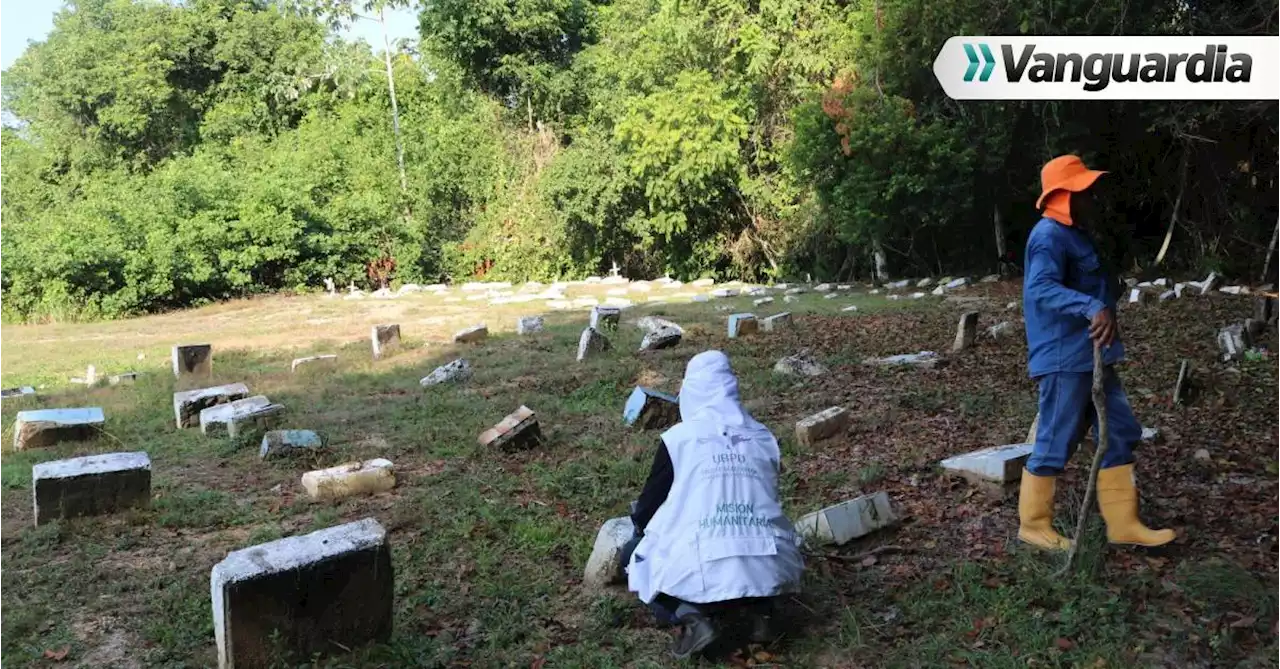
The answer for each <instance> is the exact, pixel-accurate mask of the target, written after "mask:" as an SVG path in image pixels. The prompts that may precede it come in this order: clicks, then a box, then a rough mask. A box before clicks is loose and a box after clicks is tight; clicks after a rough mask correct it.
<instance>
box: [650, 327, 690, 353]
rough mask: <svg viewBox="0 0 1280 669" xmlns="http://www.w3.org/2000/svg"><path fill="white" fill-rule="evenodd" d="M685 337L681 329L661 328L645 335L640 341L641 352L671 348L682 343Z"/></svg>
mask: <svg viewBox="0 0 1280 669" xmlns="http://www.w3.org/2000/svg"><path fill="white" fill-rule="evenodd" d="M683 336H684V335H683V334H681V331H680V329H679V328H661V329H658V330H654V331H653V332H649V333H647V334H645V336H644V338H643V339H641V340H640V350H641V351H657V350H660V349H664V348H671V347H672V346H675V345H676V344H679V343H680V339H681V338H682V337H683Z"/></svg>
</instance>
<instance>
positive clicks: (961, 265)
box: [0, 0, 1278, 320]
mask: <svg viewBox="0 0 1280 669" xmlns="http://www.w3.org/2000/svg"><path fill="white" fill-rule="evenodd" d="M379 4H382V3H379V2H371V3H368V4H359V3H358V6H356V7H350V6H345V7H344V6H342V5H343V3H341V2H336V3H335V2H334V1H333V0H327V1H320V2H310V3H305V2H293V3H288V4H286V5H276V4H274V3H264V2H255V1H252V0H191V1H190V2H186V3H183V4H181V5H173V4H169V3H165V2H160V1H158V0H73V1H72V2H69V3H68V4H67V6H66V8H65V9H64V11H62V12H61V13H60V14H59V15H58V17H57V19H56V21H55V26H54V30H53V32H52V33H51V34H50V35H49V36H48V39H46V40H45V41H44V42H42V43H39V44H35V45H33V46H32V47H31V48H29V49H28V50H27V52H26V53H25V54H24V55H23V56H22V57H21V58H20V59H19V60H18V61H17V62H16V63H15V64H14V65H13V66H12V67H11V68H10V69H9V70H7V71H5V72H4V91H3V96H4V109H5V111H6V112H7V114H6V118H7V127H5V129H4V131H3V141H2V146H3V160H2V161H0V166H2V169H3V182H4V190H3V250H2V252H3V256H4V260H5V262H4V267H3V273H2V275H0V280H2V288H3V291H4V301H3V310H4V316H5V318H6V320H26V319H39V318H98V317H115V316H120V315H126V314H133V313H139V312H149V311H158V310H165V309H170V308H175V307H181V306H187V305H192V304H198V303H202V302H207V301H211V300H218V299H223V298H227V297H232V296H238V295H245V294H249V293H256V292H268V291H275V290H282V289H285V290H287V289H294V288H298V287H303V286H317V285H319V284H320V282H321V280H322V279H323V278H324V277H328V276H332V277H334V278H335V279H336V280H337V281H338V282H339V283H340V284H342V285H345V284H346V283H348V282H355V283H357V284H360V285H363V286H365V287H377V284H378V283H381V281H382V280H383V279H386V280H389V281H392V282H409V281H414V282H433V281H436V280H440V279H445V278H448V279H453V280H466V279H469V278H472V277H489V278H496V279H509V280H516V281H519V280H526V279H550V278H574V277H581V276H586V275H589V274H595V273H599V272H601V271H603V270H604V269H607V268H608V267H609V266H611V265H612V263H615V262H616V263H617V264H618V265H620V266H621V267H622V268H623V269H624V271H625V272H626V273H627V274H629V275H631V276H637V277H639V276H654V275H660V274H663V273H671V274H673V275H676V276H680V277H686V278H688V277H693V276H695V275H697V276H701V275H713V276H717V277H723V278H741V279H746V280H762V279H770V278H779V277H786V276H803V275H804V274H812V275H813V276H814V277H815V278H823V279H835V278H839V279H845V278H850V277H863V278H865V277H870V276H871V275H872V272H873V269H874V268H875V262H874V260H873V259H874V258H875V256H876V254H877V252H878V253H879V255H880V256H881V258H882V261H883V263H882V264H883V267H882V268H881V270H882V271H881V273H880V274H879V276H880V277H885V276H890V275H911V274H921V273H926V272H928V273H942V272H968V271H975V272H988V271H993V270H994V269H995V267H996V258H997V255H998V252H999V249H1000V246H1001V244H1005V245H1007V248H1008V249H1009V250H1011V251H1012V252H1013V253H1014V254H1015V255H1018V254H1020V242H1021V241H1022V239H1023V237H1024V236H1025V233H1026V230H1027V229H1029V227H1030V226H1031V225H1032V224H1033V223H1034V221H1035V219H1036V216H1035V212H1034V210H1033V208H1032V204H1033V202H1034V199H1035V195H1036V194H1037V190H1038V185H1039V184H1038V168H1039V166H1040V165H1041V164H1042V163H1043V161H1045V160H1046V159H1048V158H1050V157H1052V156H1054V155H1057V154H1060V153H1064V152H1075V153H1079V154H1080V155H1082V156H1083V157H1084V158H1085V159H1086V161H1088V162H1090V163H1093V164H1096V165H1098V166H1101V167H1104V168H1106V169H1109V170H1111V171H1112V172H1113V176H1112V177H1110V178H1109V179H1110V182H1111V183H1110V184H1109V188H1110V189H1111V190H1112V192H1113V197H1112V198H1111V199H1110V201H1111V203H1112V205H1113V207H1114V210H1113V222H1112V224H1111V225H1110V226H1109V229H1108V230H1107V232H1108V233H1109V235H1108V236H1109V237H1110V240H1109V243H1111V244H1112V245H1113V250H1114V251H1115V255H1116V257H1117V258H1122V259H1123V260H1122V261H1123V262H1124V263H1125V264H1126V269H1127V268H1128V267H1129V266H1131V265H1133V264H1143V265H1149V264H1151V263H1152V262H1153V261H1154V259H1155V256H1156V253H1157V250H1158V248H1159V246H1160V245H1161V242H1162V241H1163V240H1164V237H1165V232H1166V230H1167V229H1168V228H1169V227H1170V225H1171V221H1175V223H1173V241H1172V244H1171V246H1170V249H1171V250H1170V252H1169V254H1168V256H1167V257H1166V258H1165V259H1164V263H1165V264H1166V265H1176V266H1181V267H1184V268H1186V269H1188V270H1190V269H1192V268H1194V269H1195V270H1196V271H1201V270H1202V269H1205V268H1212V269H1218V270H1220V271H1227V272H1229V273H1238V274H1246V273H1247V274H1248V275H1250V276H1252V275H1253V274H1256V273H1257V272H1258V271H1260V270H1261V269H1262V265H1263V262H1264V261H1263V258H1264V256H1265V255H1266V251H1267V247H1268V241H1269V240H1271V239H1272V233H1273V231H1274V230H1275V228H1276V218H1277V211H1276V202H1277V184H1276V178H1277V162H1276V155H1277V137H1276V126H1277V121H1278V116H1277V105H1276V103H1275V102H1259V103H1239V102H1236V103H1180V102H1174V103H1136V102H1090V103H1079V102H1077V103H1067V102H990V103H973V102H968V103H957V102H955V101H952V100H950V99H948V98H946V97H945V95H943V93H942V91H941V89H940V88H939V87H938V85H937V83H936V82H935V80H934V78H933V75H932V72H931V64H932V61H933V58H934V57H935V55H936V54H937V52H938V50H939V48H940V47H941V45H942V43H943V42H944V41H945V40H946V39H947V38H948V37H950V36H951V35H955V34H994V35H998V34H1022V33H1025V34H1043V35H1049V34H1173V35H1178V34H1216V35H1233V34H1275V33H1276V31H1277V12H1276V8H1275V4H1274V3H1271V2H1263V1H1261V0H1257V1H1255V2H1234V3H1185V2H1181V1H1179V0H1100V1H1095V0H1088V1H1085V0H1067V1H1065V2H1063V1H1061V0H1057V1H1053V2H1050V1H1048V0H1035V1H1032V2H1026V3H1016V4H1009V3H1007V2H1003V1H997V0H945V1H942V2H937V1H930V2H925V1H924V0H850V1H848V2H845V1H836V0H615V1H613V2H604V1H597V0H520V1H518V2H517V1H516V0H428V1H427V2H425V3H422V4H421V6H419V7H418V9H419V12H420V13H419V15H420V35H421V39H420V40H418V41H417V42H416V43H405V42H402V43H398V44H395V45H393V47H392V52H391V54H390V56H391V57H390V58H387V59H385V60H384V58H383V55H382V54H375V52H374V51H373V50H372V49H371V48H370V47H369V46H368V45H366V44H364V43H357V44H351V43H346V42H343V41H341V40H339V39H337V38H335V37H333V36H332V35H333V33H332V32H331V31H330V27H331V25H330V24H331V22H332V21H335V20H341V18H342V17H343V16H344V15H345V16H347V17H348V18H350V16H349V14H347V13H346V12H347V11H348V10H351V9H355V10H358V11H362V12H366V13H367V12H372V13H374V14H376V12H377V9H378V5H379ZM388 72H391V73H392V74H393V81H394V91H395V94H394V100H395V103H396V111H397V113H398V119H396V120H397V124H398V133H399V135H400V140H401V144H402V146H403V168H402V171H401V168H400V167H399V166H398V162H397V151H396V134H397V130H396V125H397V124H393V122H392V101H393V97H392V95H391V94H390V91H389V86H388V84H389V83H391V82H389V81H388V75H387V73H388ZM997 221H999V223H997ZM997 230H1003V232H997ZM998 238H999V239H998ZM371 268H372V269H373V270H374V271H371ZM388 270H389V271H388Z"/></svg>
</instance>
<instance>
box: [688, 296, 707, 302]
mask: <svg viewBox="0 0 1280 669" xmlns="http://www.w3.org/2000/svg"><path fill="white" fill-rule="evenodd" d="M689 301H690V302H710V301H711V298H710V297H708V296H706V295H694V296H693V297H691V298H689Z"/></svg>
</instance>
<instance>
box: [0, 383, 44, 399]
mask: <svg viewBox="0 0 1280 669" xmlns="http://www.w3.org/2000/svg"><path fill="white" fill-rule="evenodd" d="M35 396H36V389H35V388H32V387H31V386H18V387H16V388H5V389H4V390H0V400H4V401H12V400H24V399H31V398H34V397H35Z"/></svg>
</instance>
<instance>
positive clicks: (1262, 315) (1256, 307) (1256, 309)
mask: <svg viewBox="0 0 1280 669" xmlns="http://www.w3.org/2000/svg"><path fill="white" fill-rule="evenodd" d="M1253 320H1254V321H1257V322H1259V323H1263V324H1267V325H1270V324H1273V323H1275V322H1276V298H1274V297H1267V296H1266V295H1259V296H1257V297H1255V298H1253Z"/></svg>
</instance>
